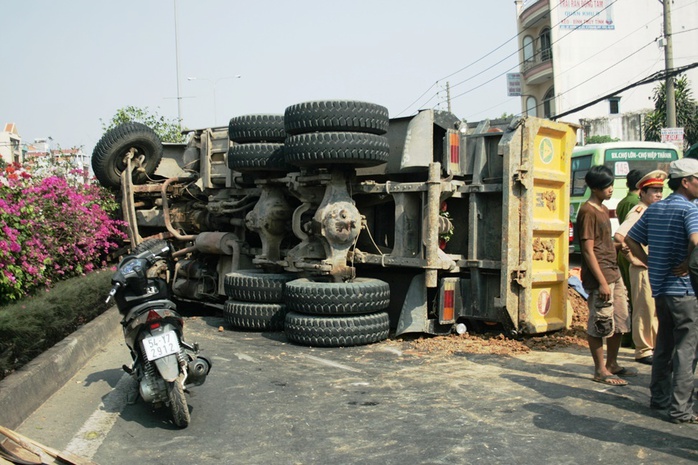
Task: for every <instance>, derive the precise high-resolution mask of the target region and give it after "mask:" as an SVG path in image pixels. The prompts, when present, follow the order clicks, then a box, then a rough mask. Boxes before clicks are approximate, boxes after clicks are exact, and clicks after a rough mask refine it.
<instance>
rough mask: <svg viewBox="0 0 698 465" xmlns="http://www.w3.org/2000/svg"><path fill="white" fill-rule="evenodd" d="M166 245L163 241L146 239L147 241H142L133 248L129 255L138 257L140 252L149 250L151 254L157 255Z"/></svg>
mask: <svg viewBox="0 0 698 465" xmlns="http://www.w3.org/2000/svg"><path fill="white" fill-rule="evenodd" d="M166 245H167V241H165V240H163V239H148V240H147V241H143V242H141V243H140V244H138V245H137V246H135V247H134V248H133V250H132V251H131V253H132V254H133V255H138V254H139V253H141V252H145V251H146V250H150V251H151V252H152V253H154V254H156V255H157V254H158V253H160V251H161V250H162V249H163V248H164V247H165V246H166Z"/></svg>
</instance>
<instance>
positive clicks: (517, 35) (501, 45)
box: [397, 0, 617, 116]
mask: <svg viewBox="0 0 698 465" xmlns="http://www.w3.org/2000/svg"><path fill="white" fill-rule="evenodd" d="M589 1H591V0H587V1H586V2H584V4H582V6H580V7H579V8H577V10H575V11H574V12H575V13H576V12H577V11H579V10H580V9H581V8H582V7H583V6H584V5H585V4H587V3H589ZM615 1H617V0H615ZM615 1H614V3H615ZM558 6H560V4H559V3H558V4H557V5H555V6H553V7H552V8H551V9H550V12H552V11H554V10H555V9H556V8H557V7H558ZM558 24H559V23H558ZM523 32H524V31H521V32H519V33H517V34H516V35H514V36H512V37H510V38H509V39H507V40H505V41H504V42H503V43H501V44H500V45H499V46H498V47H496V48H494V49H493V50H490V51H489V52H487V53H486V54H484V55H483V56H481V57H480V58H478V59H477V60H475V61H473V62H471V63H469V64H467V65H465V66H464V67H462V68H460V69H458V70H456V71H454V72H452V73H451V74H449V75H447V76H444V77H442V78H440V79H437V80H436V81H435V82H434V83H433V84H432V85H431V86H429V88H428V89H427V90H425V91H424V92H423V93H422V95H420V96H419V97H417V98H416V99H415V100H414V102H412V103H410V104H409V105H408V106H407V107H406V108H405V109H404V110H402V111H401V112H400V113H398V114H397V116H400V115H402V114H403V113H404V112H406V111H407V110H409V109H410V108H411V107H412V106H413V105H414V104H415V103H417V102H418V101H419V100H421V98H422V97H424V96H425V95H426V94H427V93H428V92H429V91H430V90H431V89H433V88H434V86H436V85H438V83H439V82H440V81H443V80H444V79H448V78H450V77H451V76H455V75H456V74H458V73H460V72H462V71H465V70H466V69H468V68H470V67H472V66H474V65H475V64H477V63H479V62H481V61H482V60H484V59H485V58H487V57H488V56H490V55H492V54H493V53H495V52H496V51H498V50H499V49H501V48H502V47H504V46H505V45H506V44H508V43H509V42H511V41H512V40H514V39H517V38H518V37H519V36H520V35H521V34H523ZM519 51H521V48H519V49H518V50H517V51H516V52H514V53H512V54H510V55H508V56H506V57H505V58H504V60H506V59H507V58H510V57H511V56H512V55H515V54H518V53H519ZM502 61H503V60H502ZM502 61H499V62H497V63H495V64H494V65H492V66H490V67H489V68H486V69H485V70H483V71H481V72H480V73H477V74H476V75H474V76H472V77H471V78H469V79H467V80H470V79H472V78H474V77H477V76H479V75H480V74H482V73H483V72H484V71H487V70H489V69H491V68H492V67H493V66H496V65H498V64H499V63H501V62H502ZM467 80H466V81H467ZM466 81H462V82H460V83H459V84H462V83H463V82H466ZM456 85H457V84H456ZM433 98H434V96H432V97H431V98H430V99H429V100H427V101H426V102H424V104H422V105H421V106H424V105H426V104H427V103H429V102H430V101H431V100H433Z"/></svg>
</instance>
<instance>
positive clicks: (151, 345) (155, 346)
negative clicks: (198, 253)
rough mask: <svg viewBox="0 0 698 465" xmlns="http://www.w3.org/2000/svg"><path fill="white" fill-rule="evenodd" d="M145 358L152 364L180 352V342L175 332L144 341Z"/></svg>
mask: <svg viewBox="0 0 698 465" xmlns="http://www.w3.org/2000/svg"><path fill="white" fill-rule="evenodd" d="M143 349H145V356H146V358H147V359H148V360H150V361H151V362H152V361H153V360H157V359H159V358H162V357H165V356H167V355H171V354H176V353H177V352H179V340H178V339H177V334H176V333H175V332H174V331H168V332H166V333H163V334H159V335H157V336H151V337H148V338H145V339H143Z"/></svg>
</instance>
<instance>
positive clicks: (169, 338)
mask: <svg viewBox="0 0 698 465" xmlns="http://www.w3.org/2000/svg"><path fill="white" fill-rule="evenodd" d="M135 252H136V253H134V254H132V255H127V256H125V257H124V258H123V260H122V261H121V263H120V264H119V267H118V269H117V270H116V273H114V275H113V276H112V280H111V282H112V288H111V291H110V292H109V297H108V298H107V302H109V300H110V299H111V298H112V297H114V298H115V300H116V306H117V308H118V309H119V313H121V315H122V316H123V319H122V321H121V325H122V326H123V330H124V338H125V339H126V345H128V347H129V349H131V357H132V358H133V365H132V366H131V367H127V366H126V365H124V367H123V368H124V371H126V372H127V373H129V374H131V376H133V378H134V379H135V380H136V381H137V382H138V387H139V393H140V396H141V397H142V398H143V400H144V401H146V402H150V403H153V404H155V405H156V406H159V405H161V404H165V405H166V406H168V407H169V409H170V412H171V413H172V418H173V420H174V423H175V424H176V425H177V426H179V427H181V428H185V427H186V426H187V425H188V424H189V421H190V415H189V408H188V406H187V400H186V398H185V397H184V391H185V390H186V389H187V388H188V387H190V386H198V385H201V384H203V383H204V381H206V376H207V375H208V373H209V371H210V370H211V362H210V361H209V360H208V359H206V358H205V357H202V356H201V355H199V346H198V344H188V343H187V342H185V341H184V337H183V332H182V330H183V324H184V322H183V319H182V317H181V316H180V315H179V314H178V313H177V306H176V305H175V303H174V302H172V300H170V291H169V288H168V285H167V280H166V279H163V278H161V277H155V276H153V275H154V274H157V270H158V269H160V270H161V271H163V269H164V271H165V272H167V269H168V264H169V263H171V260H172V259H171V255H170V254H169V252H170V247H169V246H168V244H167V242H165V241H163V240H151V241H146V242H144V243H143V244H141V245H139V246H138V247H137V248H136V250H135Z"/></svg>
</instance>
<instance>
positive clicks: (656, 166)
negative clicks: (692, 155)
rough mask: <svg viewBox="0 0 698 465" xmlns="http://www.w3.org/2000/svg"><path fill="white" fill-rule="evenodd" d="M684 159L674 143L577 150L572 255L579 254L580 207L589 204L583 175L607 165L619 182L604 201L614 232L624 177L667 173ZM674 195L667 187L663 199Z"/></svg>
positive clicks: (624, 191) (572, 190)
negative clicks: (636, 172) (576, 234)
mask: <svg viewBox="0 0 698 465" xmlns="http://www.w3.org/2000/svg"><path fill="white" fill-rule="evenodd" d="M680 157H681V151H680V150H678V149H677V148H676V146H675V145H673V144H665V143H661V142H641V141H626V142H608V143H604V144H589V145H584V146H579V147H575V149H574V151H573V152H572V167H571V169H570V222H571V223H572V224H571V225H570V253H579V252H580V248H579V241H577V240H573V234H574V231H575V228H574V226H575V225H576V222H577V212H578V211H579V207H580V206H581V205H582V204H583V203H584V202H586V201H587V199H588V198H589V195H590V190H589V189H588V188H587V185H586V183H585V182H584V176H585V175H586V173H587V171H589V168H591V167H592V166H594V165H606V166H608V167H609V168H610V169H611V171H613V174H614V175H615V177H616V179H615V182H614V184H613V197H612V198H611V199H610V200H607V201H606V202H604V205H606V207H608V209H609V211H610V215H611V227H612V230H613V233H615V231H616V229H617V228H618V219H617V218H616V205H618V202H619V201H620V200H621V199H622V198H623V197H625V196H626V195H627V194H628V187H627V186H626V181H625V176H626V175H627V174H628V173H629V172H630V170H634V169H637V170H640V171H642V172H649V171H652V170H664V171H666V172H667V173H668V172H669V164H670V163H671V162H672V161H674V160H677V159H679V158H680ZM669 194H671V189H669V187H667V186H665V187H664V197H666V196H667V195H669Z"/></svg>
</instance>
